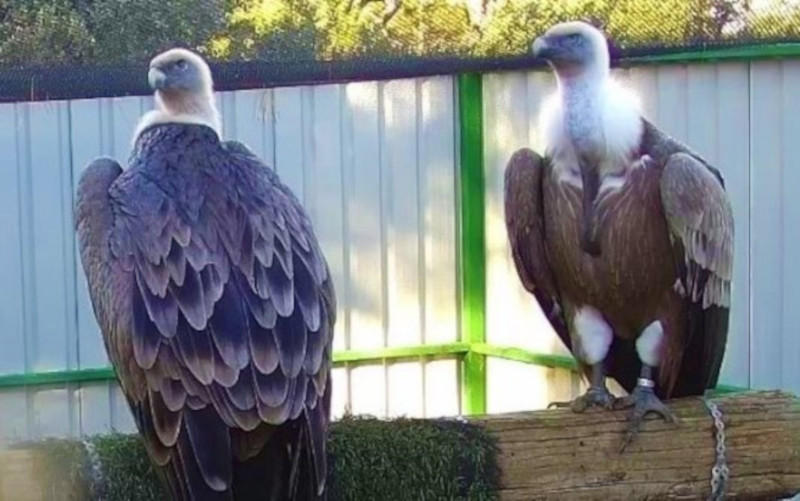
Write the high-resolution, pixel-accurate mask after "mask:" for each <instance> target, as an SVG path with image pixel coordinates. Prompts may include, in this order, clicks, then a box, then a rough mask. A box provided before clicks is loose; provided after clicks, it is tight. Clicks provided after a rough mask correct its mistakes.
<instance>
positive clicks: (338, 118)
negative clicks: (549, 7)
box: [0, 61, 800, 439]
mask: <svg viewBox="0 0 800 501" xmlns="http://www.w3.org/2000/svg"><path fill="white" fill-rule="evenodd" d="M622 74H623V76H625V77H626V78H628V79H629V80H630V83H631V84H632V85H634V86H635V87H636V88H638V89H640V90H641V91H642V93H643V97H644V101H645V103H646V112H647V115H648V116H649V117H650V118H652V119H654V120H655V121H656V122H657V123H659V124H660V125H661V126H662V127H663V128H665V129H666V130H667V131H668V132H670V133H672V134H674V135H675V136H677V137H678V138H681V139H685V140H687V141H689V143H690V144H691V145H692V146H693V147H694V148H695V149H697V150H698V151H699V152H701V153H702V154H704V155H706V156H707V157H708V158H709V159H710V160H711V161H712V162H714V163H716V164H717V165H718V166H719V167H720V168H721V170H722V171H723V172H724V173H725V175H726V178H727V182H728V186H729V190H730V192H731V197H732V199H733V203H734V211H735V217H736V224H737V233H736V246H737V249H736V271H735V291H734V312H733V318H732V323H731V325H732V331H731V335H730V345H729V348H728V354H727V357H726V361H725V366H724V375H723V382H724V383H727V384H734V385H739V386H748V385H752V386H754V387H770V388H771V387H782V388H787V389H791V390H795V391H800V366H799V364H798V363H797V362H798V361H800V336H798V335H797V333H795V332H793V331H792V327H793V326H794V325H798V323H799V322H798V320H800V318H798V315H800V310H799V309H798V308H797V307H794V308H793V307H792V306H793V305H795V304H800V285H798V282H797V280H798V279H800V263H798V261H797V260H796V259H792V257H793V252H792V251H793V249H794V246H796V245H797V244H798V243H800V170H797V169H796V167H800V133H799V132H798V131H800V94H797V93H794V94H793V93H792V90H793V89H797V88H800V62H798V61H786V62H758V63H753V64H748V63H736V64H719V65H711V64H708V65H702V66H700V65H698V66H688V67H687V66H650V67H641V68H637V69H634V70H630V71H625V72H622ZM551 86H552V80H551V77H550V76H549V74H546V73H541V72H530V73H523V72H518V73H503V74H490V75H486V76H485V77H484V130H485V145H486V147H485V163H486V175H487V177H486V188H487V191H486V223H487V226H486V241H487V249H486V251H487V321H488V323H487V331H488V339H487V341H488V342H489V343H493V344H500V345H513V346H520V347H524V348H527V349H529V350H532V351H537V352H542V353H565V352H564V351H563V348H561V347H560V346H559V345H558V343H557V340H556V338H555V336H554V335H552V334H551V333H550V332H549V329H548V328H547V327H546V326H544V325H543V324H542V323H541V322H542V319H541V315H540V314H539V312H538V311H536V309H535V308H534V306H533V301H532V299H531V298H530V297H529V296H528V295H527V294H526V293H525V292H524V291H523V289H522V287H521V286H520V285H519V282H518V280H517V278H516V276H515V274H514V271H513V265H512V264H511V261H510V257H509V251H508V246H507V244H506V236H505V229H504V226H503V212H502V170H503V167H504V165H505V162H506V160H507V159H508V157H509V155H510V154H511V152H513V150H515V149H516V148H518V147H521V146H534V147H537V146H538V142H537V140H538V138H537V131H536V128H535V120H534V118H535V114H536V112H537V111H538V103H539V102H540V101H541V99H542V97H543V96H544V95H545V93H546V92H549V91H550V89H551ZM218 98H219V103H220V105H221V108H222V112H223V117H224V135H225V136H226V137H228V138H236V139H239V140H242V141H244V142H246V143H247V144H248V145H249V146H251V147H252V148H253V149H254V150H255V152H256V153H257V154H259V155H260V156H261V157H262V158H263V159H265V160H266V161H267V162H268V163H269V164H270V165H273V166H275V168H276V169H277V171H278V173H279V175H280V176H281V177H282V178H283V179H284V180H285V181H286V182H287V183H288V184H289V185H290V186H291V187H292V189H294V190H295V191H296V193H298V195H299V196H300V197H301V198H302V199H303V201H304V203H305V205H306V207H307V208H308V210H309V212H310V213H311V216H312V219H313V220H314V223H315V228H316V231H317V234H318V235H319V237H320V240H321V242H322V246H323V248H324V250H325V252H326V254H327V256H328V259H329V262H330V265H331V268H332V272H333V274H334V279H335V282H336V286H337V291H338V293H339V297H340V300H339V307H340V311H339V317H338V318H339V322H338V326H337V332H336V344H335V348H336V350H337V351H342V350H356V351H357V350H371V349H375V348H382V347H397V346H410V345H419V344H437V345H438V344H443V343H452V342H455V341H457V340H459V311H458V304H459V303H458V294H459V277H458V242H459V238H458V224H459V211H458V154H457V151H458V139H457V138H458V130H457V116H456V115H457V113H456V109H457V107H456V96H455V93H454V80H453V78H450V77H437V78H424V79H416V80H398V81H391V82H382V83H378V82H366V83H352V84H347V85H323V86H305V87H291V88H280V89H274V90H250V91H237V92H226V93H220V94H219V95H218ZM151 105H152V100H151V99H150V98H138V97H131V98H113V99H97V100H78V101H61V102H49V103H17V104H12V105H0V154H2V157H0V172H2V175H3V178H2V179H3V181H2V183H0V228H2V232H1V233H0V284H2V285H3V287H2V289H0V326H2V330H0V374H8V373H23V372H34V371H51V370H64V369H70V370H72V369H76V370H77V369H83V368H92V367H99V366H105V365H107V360H106V357H105V354H104V351H103V348H102V342H101V339H100V335H99V331H98V328H97V326H96V324H95V321H94V317H93V314H92V311H91V306H90V304H89V301H88V296H87V291H86V286H85V283H84V278H83V273H82V270H81V269H80V266H79V265H78V264H77V253H76V249H75V239H74V232H73V229H72V216H71V208H72V196H73V191H74V184H75V181H76V179H77V178H78V176H79V174H80V171H81V169H82V168H83V167H84V166H85V165H86V164H87V163H88V162H89V161H90V160H91V159H92V158H94V157H96V156H98V155H102V154H107V155H112V156H114V157H116V158H118V159H120V160H124V159H125V158H126V156H127V154H128V150H129V142H130V134H131V132H132V130H133V127H134V124H135V123H136V121H137V119H138V117H139V116H140V115H141V114H142V113H143V111H145V110H147V109H149V108H150V107H151ZM793 167H795V168H793ZM487 372H488V388H487V393H488V406H487V407H488V409H487V410H488V411H490V412H497V411H503V410H512V409H530V408H540V407H542V406H544V405H545V404H546V403H547V402H548V401H550V400H553V399H555V398H559V399H561V398H569V397H570V396H572V395H573V394H575V393H576V392H577V391H579V390H580V385H579V383H578V380H577V378H576V377H575V376H573V375H571V374H569V373H568V372H567V371H564V370H557V369H548V368H544V367H536V366H531V365H526V364H522V363H519V362H511V361H508V360H499V359H493V358H490V359H489V360H488V369H487ZM459 375H460V368H459V364H458V362H457V361H456V360H455V359H453V358H451V359H439V357H433V358H431V359H421V358H420V359H414V360H411V361H403V362H383V363H379V364H377V365H376V364H372V365H370V364H361V363H358V364H351V365H349V366H348V365H345V366H343V367H339V368H337V369H335V374H334V412H335V414H336V415H337V416H338V415H341V414H342V412H344V410H345V409H346V408H348V409H350V410H351V411H352V412H354V413H371V414H376V415H398V414H409V415H426V416H433V415H452V414H457V413H459V412H460V410H461V408H462V407H461V401H460V398H461V397H460V393H459ZM509 378H514V379H513V381H514V384H513V385H509V384H508V381H509ZM131 426H132V422H131V420H130V417H129V415H128V410H127V408H126V406H125V403H124V400H123V398H122V396H121V394H120V393H119V391H118V390H117V389H116V386H115V385H114V384H113V383H108V382H101V383H96V382H95V383H70V384H67V385H60V386H59V385H55V386H37V387H31V388H5V389H2V390H0V439H13V438H28V437H41V436H44V435H63V434H78V433H95V432H102V431H107V430H109V429H112V428H114V429H120V430H131V429H132V428H131Z"/></svg>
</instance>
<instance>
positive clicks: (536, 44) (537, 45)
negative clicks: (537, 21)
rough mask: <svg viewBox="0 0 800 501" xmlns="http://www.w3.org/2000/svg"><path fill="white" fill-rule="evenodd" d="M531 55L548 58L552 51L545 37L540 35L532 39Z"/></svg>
mask: <svg viewBox="0 0 800 501" xmlns="http://www.w3.org/2000/svg"><path fill="white" fill-rule="evenodd" d="M532 49H533V57H540V58H543V59H550V57H551V56H552V55H553V53H554V49H553V46H552V45H550V44H549V43H548V42H547V38H546V37H545V36H544V35H542V36H540V37H537V38H536V40H534V41H533V47H532Z"/></svg>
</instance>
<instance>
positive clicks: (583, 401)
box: [547, 362, 616, 413]
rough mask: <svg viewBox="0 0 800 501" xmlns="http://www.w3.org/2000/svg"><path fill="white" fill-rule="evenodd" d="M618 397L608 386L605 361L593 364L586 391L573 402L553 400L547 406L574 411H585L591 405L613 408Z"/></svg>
mask: <svg viewBox="0 0 800 501" xmlns="http://www.w3.org/2000/svg"><path fill="white" fill-rule="evenodd" d="M615 401H616V397H615V396H614V395H612V394H611V392H610V391H608V388H607V387H606V371H605V369H604V368H603V362H598V363H596V364H594V365H592V378H591V382H590V384H589V389H588V390H586V393H584V394H583V395H581V396H580V397H578V398H576V399H575V400H573V401H571V402H551V403H550V404H549V405H548V406H547V408H548V409H549V408H551V407H556V408H559V407H569V408H570V409H572V411H573V412H578V413H580V412H583V411H585V410H586V409H587V408H589V407H602V408H604V409H609V410H610V409H612V408H613V407H614V402H615Z"/></svg>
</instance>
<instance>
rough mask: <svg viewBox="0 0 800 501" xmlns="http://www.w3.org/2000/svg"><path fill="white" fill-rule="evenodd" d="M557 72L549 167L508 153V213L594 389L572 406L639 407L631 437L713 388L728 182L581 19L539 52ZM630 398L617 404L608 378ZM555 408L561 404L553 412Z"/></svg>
mask: <svg viewBox="0 0 800 501" xmlns="http://www.w3.org/2000/svg"><path fill="white" fill-rule="evenodd" d="M533 52H534V54H535V56H538V57H541V58H544V59H545V60H547V61H548V63H549V64H550V66H551V67H552V69H553V70H554V71H555V75H556V80H557V91H556V92H555V93H554V95H553V96H552V97H551V98H550V99H549V100H548V101H547V102H546V103H545V105H544V106H543V108H542V112H541V115H540V130H541V132H542V134H543V138H544V143H545V152H544V153H545V154H544V158H542V157H540V156H539V155H537V154H536V153H534V152H533V151H531V150H530V149H521V150H519V151H517V152H516V153H514V154H513V156H512V157H511V159H510V161H509V163H508V165H507V168H506V172H505V218H506V227H507V232H508V236H509V241H510V245H511V249H512V255H513V259H514V263H515V265H516V270H517V273H518V275H519V277H520V279H521V281H522V283H523V285H524V287H525V288H526V289H527V290H528V291H529V292H531V293H532V294H533V295H534V296H535V298H536V300H537V302H538V304H539V305H540V307H541V308H542V310H543V312H544V313H545V315H547V317H548V318H549V320H550V322H551V324H552V326H553V328H554V330H555V331H556V332H557V333H558V335H559V337H560V338H561V339H562V341H563V342H564V343H565V344H566V345H567V347H568V348H569V349H570V350H571V352H572V353H573V355H574V356H575V358H576V359H577V360H578V362H579V364H580V366H581V369H582V371H583V373H584V374H585V375H586V376H587V378H588V379H589V382H590V388H589V390H588V391H587V392H586V393H585V394H584V395H582V396H580V397H579V398H577V399H576V400H574V401H572V402H571V403H568V404H566V405H568V406H570V407H571V408H572V409H573V410H574V411H576V412H581V411H583V410H584V409H586V408H587V407H590V406H599V407H604V408H615V407H623V408H624V407H632V408H633V411H632V413H631V417H630V423H629V429H628V435H627V437H626V440H625V442H624V444H623V446H622V448H623V449H624V448H625V446H626V445H627V444H628V443H629V442H630V441H631V440H632V439H633V437H634V436H635V435H636V433H637V432H638V429H639V426H640V423H641V420H642V418H643V417H644V415H645V414H646V413H648V412H650V411H653V412H655V413H658V414H660V415H661V416H662V417H663V418H664V419H666V420H667V421H674V420H675V417H674V415H673V413H672V412H671V411H670V410H669V408H668V407H667V406H666V405H665V404H663V402H662V401H661V399H666V398H672V397H680V396H688V395H701V394H703V393H704V392H705V390H706V389H708V388H712V387H714V386H715V385H716V383H717V378H718V376H719V371H720V365H721V363H722V358H723V354H724V351H725V344H726V338H727V331H728V313H729V308H730V289H731V275H732V267H733V216H732V212H731V206H730V202H729V200H728V196H727V194H726V192H725V187H724V181H723V178H722V176H721V175H720V173H719V172H718V171H717V170H716V169H715V168H713V167H712V166H710V165H709V164H708V163H707V162H706V161H705V160H703V159H702V158H701V157H700V156H699V155H698V154H697V153H694V152H692V151H691V150H689V149H688V148H687V147H686V146H684V145H683V144H680V143H679V142H677V141H675V140H674V139H672V138H670V137H668V136H667V135H666V134H665V133H663V132H662V131H660V130H659V129H658V128H657V127H656V126H655V125H653V124H652V123H650V122H649V121H648V120H646V119H645V118H643V117H642V116H641V114H640V111H639V107H638V101H637V98H636V96H635V95H634V94H632V93H629V92H628V91H627V90H625V89H624V88H623V87H622V86H620V85H618V84H617V83H616V82H615V81H614V80H613V79H612V78H611V76H610V73H609V52H608V45H607V43H606V40H605V37H604V36H603V35H602V33H601V32H600V31H599V30H597V29H595V28H594V27H592V26H590V25H588V24H586V23H582V22H568V23H562V24H558V25H556V26H554V27H552V28H550V29H549V30H548V31H547V32H546V33H545V34H544V35H542V36H541V37H539V38H537V39H536V41H535V42H534V44H533ZM607 376H610V377H613V378H615V379H616V380H617V381H618V382H619V383H620V384H621V385H622V387H623V388H625V390H626V391H628V392H629V393H630V394H629V395H628V396H627V397H625V398H620V399H618V398H615V397H614V396H613V395H612V394H611V393H610V392H609V391H608V389H607V387H606V383H605V378H606V377H607ZM555 405H558V406H560V405H564V404H563V403H561V404H559V403H556V404H555Z"/></svg>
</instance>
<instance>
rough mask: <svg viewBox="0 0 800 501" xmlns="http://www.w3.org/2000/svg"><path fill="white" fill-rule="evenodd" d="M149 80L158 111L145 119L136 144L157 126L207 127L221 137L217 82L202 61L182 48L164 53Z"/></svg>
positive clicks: (154, 63) (155, 62)
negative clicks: (149, 129)
mask: <svg viewBox="0 0 800 501" xmlns="http://www.w3.org/2000/svg"><path fill="white" fill-rule="evenodd" d="M147 80H148V82H149V83H150V87H151V88H152V89H153V91H155V101H156V109H155V110H153V111H151V112H149V113H147V114H145V115H144V116H143V117H142V119H141V120H140V122H139V126H138V127H137V128H136V132H135V134H134V137H133V139H134V141H135V140H136V138H138V137H139V134H140V133H141V132H142V131H143V130H144V129H146V128H148V127H150V126H152V125H155V124H158V123H195V124H201V125H206V126H208V127H211V128H212V129H214V131H216V133H217V135H218V136H220V137H221V135H222V124H221V120H220V116H219V111H218V110H217V105H216V102H215V100H214V80H213V78H212V76H211V68H209V67H208V64H207V63H206V62H205V61H204V60H203V58H202V57H200V56H199V55H198V54H195V53H194V52H192V51H190V50H187V49H180V48H177V49H170V50H168V51H166V52H162V53H161V54H158V55H157V56H156V57H154V58H153V59H152V60H151V61H150V70H149V71H148V73H147Z"/></svg>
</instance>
